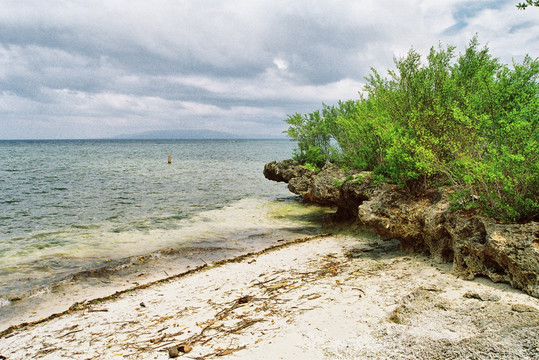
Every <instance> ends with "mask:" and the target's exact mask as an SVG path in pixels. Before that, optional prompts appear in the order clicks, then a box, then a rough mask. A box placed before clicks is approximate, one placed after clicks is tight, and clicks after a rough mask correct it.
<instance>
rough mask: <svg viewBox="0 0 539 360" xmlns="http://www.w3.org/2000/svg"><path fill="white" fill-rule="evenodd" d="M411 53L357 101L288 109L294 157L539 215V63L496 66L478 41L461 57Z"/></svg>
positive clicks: (466, 204) (514, 217) (518, 216)
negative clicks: (304, 109) (309, 109)
mask: <svg viewBox="0 0 539 360" xmlns="http://www.w3.org/2000/svg"><path fill="white" fill-rule="evenodd" d="M455 50H456V48H455V47H454V46H446V47H443V46H442V45H439V46H438V47H432V48H431V49H430V52H429V54H428V55H427V57H426V61H423V60H422V57H421V55H420V54H419V53H418V52H417V51H416V50H414V49H411V50H410V51H409V52H408V53H407V55H406V56H404V57H402V58H398V59H394V63H395V69H393V70H390V71H389V72H388V76H383V75H382V74H380V73H379V72H378V71H376V70H375V69H372V70H371V74H370V75H369V76H368V77H367V78H366V85H365V87H364V89H363V91H362V92H361V93H360V97H359V99H357V100H347V101H340V102H339V103H338V104H337V105H334V106H329V105H325V104H324V105H323V106H322V109H320V110H316V111H313V112H311V113H308V114H299V113H296V114H294V115H289V116H288V118H287V119H286V122H287V123H288V125H289V128H288V130H287V131H286V133H287V134H288V136H289V137H290V138H291V139H292V140H295V141H297V148H296V149H295V152H294V159H295V160H297V161H299V162H301V163H303V164H305V166H306V167H307V168H309V169H317V168H321V167H322V166H323V165H324V164H325V163H327V162H332V163H335V164H338V165H340V166H342V167H344V168H348V169H354V170H359V171H372V172H373V174H374V175H375V176H376V177H377V179H380V178H385V179H387V180H388V181H392V182H394V183H396V184H399V185H401V186H404V187H407V188H408V189H409V190H410V191H418V190H422V189H426V188H428V187H433V186H440V185H449V186H452V187H453V189H454V190H453V193H454V198H453V202H454V206H455V207H459V208H464V209H470V208H479V209H480V210H481V211H483V212H484V213H486V214H487V215H489V216H491V217H494V218H497V219H499V220H502V221H527V220H532V219H537V218H538V217H539V161H538V160H539V159H538V154H539V130H538V122H539V83H538V78H539V59H537V58H536V59H533V58H531V57H530V56H526V57H525V58H524V60H523V61H522V63H516V62H514V63H513V64H512V66H508V65H504V64H501V63H500V61H499V60H498V59H497V58H495V57H493V56H492V55H491V54H490V51H489V49H488V47H487V46H481V45H480V44H479V41H478V39H477V37H474V38H473V39H472V40H470V42H469V44H468V46H467V47H466V49H465V51H464V52H463V53H460V54H458V55H456V53H455Z"/></svg>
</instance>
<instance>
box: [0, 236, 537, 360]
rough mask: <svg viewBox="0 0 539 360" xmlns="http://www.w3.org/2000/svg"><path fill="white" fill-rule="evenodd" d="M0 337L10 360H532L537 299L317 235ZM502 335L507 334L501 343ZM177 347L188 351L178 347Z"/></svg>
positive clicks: (354, 241)
mask: <svg viewBox="0 0 539 360" xmlns="http://www.w3.org/2000/svg"><path fill="white" fill-rule="evenodd" d="M10 329H11V330H9V331H8V330H4V331H3V332H2V333H0V355H2V356H4V357H6V358H7V359H9V360H14V359H23V358H28V357H29V356H30V357H31V356H32V355H33V356H37V355H39V356H41V358H43V359H58V358H70V359H112V358H125V359H148V358H151V359H168V358H169V352H168V349H169V348H170V347H173V346H174V347H177V346H179V345H189V347H191V348H192V350H191V351H190V352H189V354H186V355H183V354H182V353H181V352H180V356H186V357H189V358H195V359H205V358H214V357H221V356H228V357H229V358H231V359H248V358H251V359H252V358H257V359H278V358H282V359H287V358H292V357H294V356H296V357H298V356H299V358H312V359H326V358H327V359H354V358H358V357H359V358H369V359H378V358H380V359H382V358H394V359H399V358H406V356H408V358H409V357H411V356H412V355H413V357H415V358H421V359H427V358H435V357H436V356H441V355H442V354H443V355H444V356H447V355H451V354H453V355H454V356H453V357H452V358H462V359H464V358H468V357H470V356H472V355H473V356H477V357H478V358H482V356H485V354H486V353H485V352H487V353H488V354H496V353H498V354H500V355H502V356H506V357H507V356H513V355H514V356H515V357H519V358H522V359H526V358H530V359H531V358H532V357H531V355H530V354H533V353H534V352H533V351H536V350H538V349H539V340H538V339H537V336H536V334H537V331H538V330H539V300H538V299H535V298H533V297H531V296H528V295H526V294H524V293H522V292H521V291H518V290H514V289H511V288H510V287H509V286H507V285H504V284H495V283H492V282H491V281H489V280H486V279H477V280H475V281H465V280H462V279H459V278H457V277H455V276H454V275H452V274H451V273H450V266H448V265H440V264H435V263H434V262H432V261H431V260H429V259H428V258H425V257H422V256H419V255H408V254H404V253H402V252H401V251H400V250H398V242H397V241H396V240H387V239H386V240H383V239H380V238H377V239H375V238H372V237H371V238H369V237H363V236H361V235H356V236H352V235H320V236H313V237H306V238H301V239H297V240H295V241H291V242H288V243H283V244H278V245H276V246H273V247H270V248H267V249H265V250H262V251H259V252H255V253H249V254H245V255H241V256H239V257H236V258H234V259H230V260H222V261H219V262H216V263H215V264H213V265H204V266H202V267H198V268H196V269H192V270H189V271H188V272H185V273H183V274H180V275H177V276H173V277H170V278H167V279H163V280H160V281H156V282H153V283H150V284H146V285H141V286H139V287H136V288H133V289H129V290H126V291H122V292H117V293H115V294H113V295H110V296H108V297H105V298H100V299H94V300H91V301H87V302H85V303H84V304H75V305H73V306H72V307H71V308H70V310H66V311H64V312H63V313H60V314H56V315H54V316H51V317H50V318H48V319H45V320H42V321H40V322H38V323H35V324H26V325H23V326H15V327H13V328H10ZM502 340H503V341H502ZM184 350H185V348H184Z"/></svg>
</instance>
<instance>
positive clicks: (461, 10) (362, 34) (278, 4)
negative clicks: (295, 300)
mask: <svg viewBox="0 0 539 360" xmlns="http://www.w3.org/2000/svg"><path fill="white" fill-rule="evenodd" d="M516 3H518V1H512V0H454V1H449V0H385V1H380V0H378V1H371V0H347V1H346V0H324V1H314V0H312V1H303V0H299V1H296V0H234V1H229V0H219V1H212V0H196V1H195V0H153V1H147V0H145V1H139V0H102V1H91V0H84V1H67V0H64V1H57V0H47V1H43V0H35V1H34V0H24V1H21V0H14V1H11V0H0V139H81V138H106V137H113V136H116V135H120V134H132V133H138V132H144V131H150V130H181V129H189V130H198V129H211V130H217V131H223V132H229V133H234V134H236V135H241V136H244V137H279V136H283V135H282V132H283V130H285V129H286V128H287V126H286V123H285V122H284V120H285V119H286V117H287V115H291V114H294V113H296V112H299V113H307V112H311V111H314V110H316V109H319V108H321V106H322V103H325V104H329V105H332V104H335V103H336V102H337V101H338V100H348V99H357V98H358V97H359V95H358V94H359V92H360V91H361V90H362V88H363V85H364V83H365V77H366V76H368V75H369V73H370V69H371V67H372V68H375V69H376V70H377V71H379V72H381V73H386V71H387V70H388V69H391V68H393V59H394V57H397V58H398V57H401V56H404V55H405V54H406V53H407V52H408V50H410V49H411V48H414V49H415V50H416V51H418V52H419V53H421V54H423V55H426V54H427V52H428V50H429V49H430V47H432V46H438V44H442V45H443V46H446V45H449V44H450V45H455V46H457V53H459V52H463V51H464V49H465V47H466V45H467V44H468V42H469V40H470V39H471V38H472V37H473V36H474V35H475V34H477V36H478V38H479V41H480V43H481V44H482V45H487V46H488V47H489V48H490V51H491V54H492V55H493V56H495V57H497V58H499V59H500V61H501V62H502V63H504V64H512V62H513V61H516V62H521V61H522V59H523V58H524V56H525V55H526V54H529V55H530V56H531V57H532V58H536V57H538V56H539V8H529V9H527V10H525V11H519V10H517V9H516V8H515V5H516Z"/></svg>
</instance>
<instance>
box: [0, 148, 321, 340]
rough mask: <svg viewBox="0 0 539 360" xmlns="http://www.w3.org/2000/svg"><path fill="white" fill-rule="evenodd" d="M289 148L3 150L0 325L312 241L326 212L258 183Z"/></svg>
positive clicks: (276, 187) (279, 188)
mask: <svg viewBox="0 0 539 360" xmlns="http://www.w3.org/2000/svg"><path fill="white" fill-rule="evenodd" d="M292 148H293V144H292V143H291V142H289V141H287V140H215V141H214V140H192V141H191V140H171V141H149V140H145V141H135V140H119V141H108V140H97V141H90V140H84V141H67V140H66V141H0V323H3V324H4V325H5V324H8V323H13V322H14V321H16V320H17V319H19V318H17V317H13V316H14V314H18V315H21V316H22V314H23V313H24V312H28V311H29V309H30V308H32V309H35V308H42V307H43V306H45V305H43V304H45V303H46V301H49V302H55V303H58V301H59V300H58V298H57V297H56V295H55V294H60V293H61V294H63V296H66V298H65V299H64V301H71V300H76V299H77V297H76V296H75V297H69V296H67V295H66V293H68V294H69V293H70V292H71V293H78V294H80V295H81V296H91V294H88V291H89V290H88V289H89V288H94V290H95V287H96V283H97V284H98V285H99V284H104V285H103V286H105V287H106V285H107V284H108V285H109V287H110V288H111V289H112V288H117V286H118V284H117V279H120V278H121V279H122V280H121V281H124V280H125V279H127V280H125V281H126V282H127V283H129V285H131V284H132V283H137V282H136V281H134V280H133V279H132V278H131V280H130V278H129V276H131V277H133V276H135V275H136V276H138V277H139V278H140V277H141V275H140V274H141V273H142V274H143V275H144V278H146V277H148V278H151V279H154V278H155V276H153V277H152V276H150V275H149V274H152V273H153V274H155V273H157V272H159V273H163V274H166V275H171V274H172V273H174V272H178V271H180V270H182V269H183V270H184V269H185V268H189V267H190V266H196V265H200V264H201V262H202V263H207V262H209V261H211V260H215V259H219V258H223V257H227V256H233V255H235V254H238V253H241V252H246V251H251V250H255V249H260V248H263V247H265V246H269V245H272V244H274V243H276V242H278V241H283V240H284V239H289V238H293V237H299V236H301V235H304V234H310V233H316V232H317V231H319V228H318V227H317V225H316V224H317V221H316V220H318V217H319V216H321V214H323V213H324V211H325V210H323V209H320V208H317V207H313V206H306V205H305V204H302V203H301V202H300V201H299V200H298V198H297V197H294V196H292V194H291V193H290V192H289V191H288V190H287V188H286V185H285V184H282V183H275V182H271V181H268V180H266V179H265V178H264V176H263V175H262V170H263V167H264V164H265V163H266V162H268V161H272V160H282V159H286V158H290V157H291V154H292ZM169 154H170V155H171V157H172V163H171V164H168V162H167V158H168V155H169ZM122 276H123V277H122ZM163 276H164V275H163ZM96 279H97V280H96ZM111 279H115V280H111ZM115 281H116V282H115ZM90 285H91V286H90ZM69 286H71V287H72V289H70V288H69ZM77 286H78V287H77ZM109 290H110V289H109ZM58 296H60V295H58ZM45 300H46V301H45ZM60 302H61V301H60ZM33 313H37V314H38V315H46V313H43V312H39V311H36V310H33ZM36 316H37V315H36ZM20 319H28V318H25V317H24V316H22V317H20ZM0 330H1V329H0Z"/></svg>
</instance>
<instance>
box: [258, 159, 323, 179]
mask: <svg viewBox="0 0 539 360" xmlns="http://www.w3.org/2000/svg"><path fill="white" fill-rule="evenodd" d="M310 173H314V171H309V170H307V169H306V168H304V167H302V166H300V165H299V164H298V163H296V162H294V161H292V160H284V161H279V162H277V161H272V162H269V163H267V164H266V165H265V166H264V176H265V177H266V179H268V180H272V181H278V182H285V183H288V182H289V181H290V180H291V179H294V178H299V177H302V176H303V175H306V174H310Z"/></svg>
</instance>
